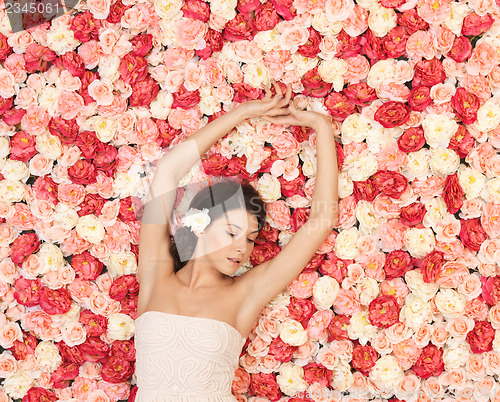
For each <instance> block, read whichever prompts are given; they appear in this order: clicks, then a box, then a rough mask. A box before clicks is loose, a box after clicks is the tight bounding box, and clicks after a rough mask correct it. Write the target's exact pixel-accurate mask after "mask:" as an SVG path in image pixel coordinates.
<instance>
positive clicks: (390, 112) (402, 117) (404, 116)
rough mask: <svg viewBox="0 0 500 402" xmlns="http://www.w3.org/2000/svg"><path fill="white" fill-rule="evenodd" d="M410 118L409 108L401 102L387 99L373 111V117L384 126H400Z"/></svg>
mask: <svg viewBox="0 0 500 402" xmlns="http://www.w3.org/2000/svg"><path fill="white" fill-rule="evenodd" d="M409 118H410V108H409V107H408V106H407V105H406V104H404V103H403V102H397V101H389V102H386V103H384V104H383V105H382V106H380V107H379V108H378V109H377V111H376V112H375V116H374V119H375V121H377V122H379V123H380V124H382V125H383V126H384V127H386V128H393V127H397V126H400V125H402V124H404V123H406V122H407V121H408V119H409Z"/></svg>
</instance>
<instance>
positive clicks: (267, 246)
mask: <svg viewBox="0 0 500 402" xmlns="http://www.w3.org/2000/svg"><path fill="white" fill-rule="evenodd" d="M280 251H281V247H280V246H278V245H277V244H276V243H271V242H267V243H261V244H255V246H254V248H253V251H252V254H251V255H250V264H252V265H253V266H256V265H259V264H262V263H263V262H266V261H268V260H270V259H271V258H274V257H275V256H276V255H278V253H279V252H280Z"/></svg>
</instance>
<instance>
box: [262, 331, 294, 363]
mask: <svg viewBox="0 0 500 402" xmlns="http://www.w3.org/2000/svg"><path fill="white" fill-rule="evenodd" d="M298 348H299V347H298V346H292V345H289V344H288V343H286V342H283V340H282V339H281V338H280V337H279V336H278V337H277V338H274V339H273V340H272V342H271V343H270V344H269V350H268V355H270V356H273V357H274V358H275V359H276V360H278V361H280V362H283V363H286V362H289V361H290V360H292V357H293V354H294V352H295V351H296V350H297V349H298Z"/></svg>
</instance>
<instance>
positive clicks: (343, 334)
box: [327, 314, 351, 342]
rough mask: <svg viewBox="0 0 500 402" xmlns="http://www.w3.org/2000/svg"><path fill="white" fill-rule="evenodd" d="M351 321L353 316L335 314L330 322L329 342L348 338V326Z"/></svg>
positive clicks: (328, 328)
mask: <svg viewBox="0 0 500 402" xmlns="http://www.w3.org/2000/svg"><path fill="white" fill-rule="evenodd" d="M350 323H351V318H350V317H349V316H347V315H342V314H337V315H334V316H333V318H332V320H331V321H330V324H328V327H327V330H328V342H332V341H342V340H344V341H345V340H348V339H349V334H348V333H347V328H348V327H349V324H350Z"/></svg>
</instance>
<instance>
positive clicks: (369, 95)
mask: <svg viewBox="0 0 500 402" xmlns="http://www.w3.org/2000/svg"><path fill="white" fill-rule="evenodd" d="M342 93H343V94H344V95H345V96H346V97H347V99H349V101H351V102H352V103H354V104H355V105H358V106H368V105H369V104H370V103H372V102H373V101H374V100H375V99H377V93H376V92H375V89H374V88H372V87H370V86H369V85H368V84H367V83H366V82H358V83H357V84H349V85H348V86H347V87H346V88H344V89H343V90H342Z"/></svg>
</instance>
